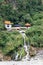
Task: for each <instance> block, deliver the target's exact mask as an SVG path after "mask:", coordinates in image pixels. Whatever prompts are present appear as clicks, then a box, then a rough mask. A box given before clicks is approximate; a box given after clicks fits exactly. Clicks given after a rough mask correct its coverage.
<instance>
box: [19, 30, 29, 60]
mask: <svg viewBox="0 0 43 65" xmlns="http://www.w3.org/2000/svg"><path fill="white" fill-rule="evenodd" d="M20 33H21V34H22V36H23V38H24V49H25V51H26V53H27V55H26V56H25V57H24V58H23V59H22V60H29V50H28V47H29V45H28V46H27V45H26V41H25V36H26V35H25V33H24V32H22V31H20Z"/></svg>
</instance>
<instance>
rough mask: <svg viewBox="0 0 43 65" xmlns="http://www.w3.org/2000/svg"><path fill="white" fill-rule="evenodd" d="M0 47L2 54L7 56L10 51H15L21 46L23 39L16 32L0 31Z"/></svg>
mask: <svg viewBox="0 0 43 65" xmlns="http://www.w3.org/2000/svg"><path fill="white" fill-rule="evenodd" d="M0 46H1V47H2V51H3V53H4V54H8V53H9V52H10V51H11V50H14V51H15V50H17V49H18V48H19V47H20V46H23V38H22V36H21V34H20V33H19V32H18V31H10V32H8V31H1V32H0Z"/></svg>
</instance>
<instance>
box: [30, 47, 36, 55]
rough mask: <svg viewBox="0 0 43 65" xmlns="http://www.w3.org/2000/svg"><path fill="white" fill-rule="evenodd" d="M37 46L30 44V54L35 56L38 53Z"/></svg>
mask: <svg viewBox="0 0 43 65" xmlns="http://www.w3.org/2000/svg"><path fill="white" fill-rule="evenodd" d="M36 53H37V52H36V48H35V47H32V46H30V50H29V54H30V56H35V55H36Z"/></svg>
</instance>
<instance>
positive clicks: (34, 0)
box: [0, 0, 43, 26]
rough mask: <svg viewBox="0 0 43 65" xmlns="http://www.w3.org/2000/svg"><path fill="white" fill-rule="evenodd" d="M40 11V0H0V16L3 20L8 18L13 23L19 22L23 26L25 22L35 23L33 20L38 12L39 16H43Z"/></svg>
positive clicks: (41, 10)
mask: <svg viewBox="0 0 43 65" xmlns="http://www.w3.org/2000/svg"><path fill="white" fill-rule="evenodd" d="M2 1H4V0H2ZM13 1H14V4H15V5H14V4H13ZM15 6H16V7H15ZM41 12H43V4H42V0H16V1H15V0H8V1H7V0H5V1H4V2H1V1H0V16H2V18H3V19H4V20H10V21H12V22H13V23H15V24H18V23H19V24H20V25H21V26H24V25H25V23H27V22H28V23H30V24H32V25H33V23H35V22H34V20H36V18H38V14H39V18H40V16H43V14H41ZM34 18H35V19H34Z"/></svg>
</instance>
